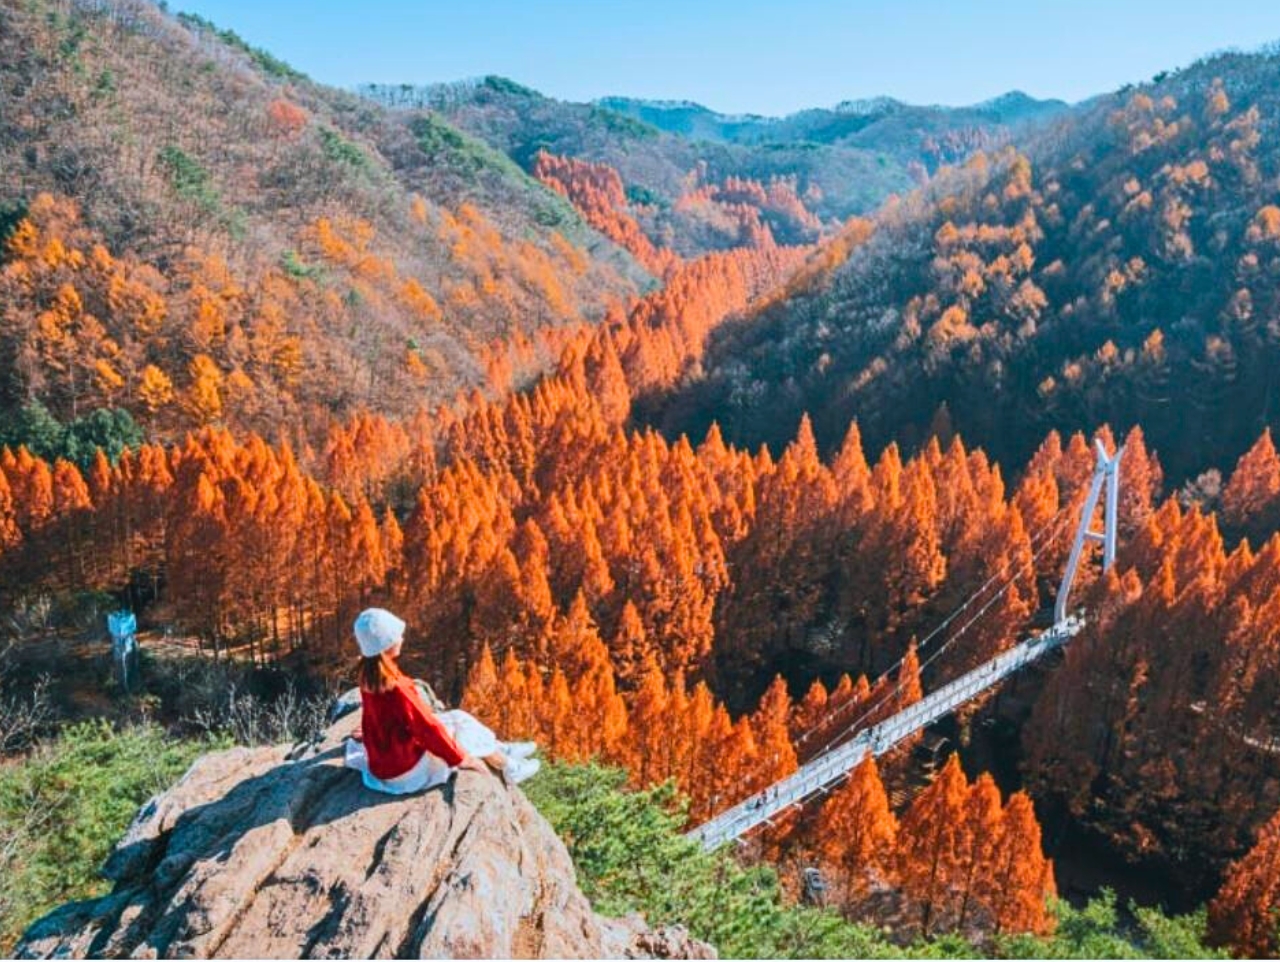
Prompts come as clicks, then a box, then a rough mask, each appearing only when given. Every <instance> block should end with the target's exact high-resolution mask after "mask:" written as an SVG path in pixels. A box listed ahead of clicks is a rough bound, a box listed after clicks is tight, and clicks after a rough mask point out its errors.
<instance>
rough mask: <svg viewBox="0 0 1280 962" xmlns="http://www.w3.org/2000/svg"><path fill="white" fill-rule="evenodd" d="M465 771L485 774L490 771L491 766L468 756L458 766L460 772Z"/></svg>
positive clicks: (472, 756)
mask: <svg viewBox="0 0 1280 962" xmlns="http://www.w3.org/2000/svg"><path fill="white" fill-rule="evenodd" d="M464 769H465V770H466V771H469V772H480V773H482V774H483V773H485V772H488V771H489V766H488V765H486V764H485V763H484V762H482V761H481V760H480V759H478V758H476V756H474V755H468V756H467V757H466V758H464V759H463V760H462V763H461V764H459V765H458V770H459V771H462V770H464Z"/></svg>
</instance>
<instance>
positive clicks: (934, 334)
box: [656, 53, 1280, 483]
mask: <svg viewBox="0 0 1280 962" xmlns="http://www.w3.org/2000/svg"><path fill="white" fill-rule="evenodd" d="M1278 112H1280V57H1277V56H1276V55H1275V54H1274V53H1264V54H1250V55H1245V54H1228V55H1224V56H1221V57H1217V58H1214V59H1212V60H1209V61H1206V62H1203V63H1200V64H1197V65H1195V66H1194V67H1192V68H1189V69H1187V70H1184V71H1181V72H1177V73H1175V74H1173V75H1171V76H1169V77H1167V78H1166V79H1164V80H1162V81H1161V82H1160V83H1158V84H1152V85H1148V86H1145V87H1143V88H1140V89H1135V90H1130V91H1126V92H1123V93H1119V94H1116V95H1114V96H1110V97H1106V98H1101V99H1100V100H1098V101H1097V102H1096V103H1095V104H1093V105H1092V106H1091V107H1090V108H1089V109H1088V110H1087V111H1085V112H1084V113H1083V114H1082V115H1080V116H1078V117H1074V118H1071V119H1069V120H1064V121H1061V122H1059V123H1058V124H1056V125H1055V126H1054V127H1053V128H1052V129H1051V130H1050V131H1048V132H1046V133H1043V134H1040V135H1038V136H1033V137H1032V138H1031V139H1030V140H1029V141H1028V142H1027V143H1026V144H1021V145H1019V146H1018V147H1017V148H1016V149H1015V148H1008V149H1005V150H1002V151H1000V152H997V153H996V154H994V155H987V154H982V155H978V156H976V157H975V158H973V159H972V160H971V161H969V162H966V163H965V164H964V165H962V166H960V167H958V168H956V169H953V170H950V171H946V172H944V173H943V174H942V175H940V176H939V177H938V178H937V179H936V180H935V181H934V183H932V184H930V185H929V187H928V188H927V189H926V190H924V191H921V192H920V193H918V194H915V195H912V196H911V197H909V198H906V199H904V200H903V201H901V202H900V203H897V204H893V205H891V206H890V207H888V208H887V209H886V210H884V211H883V212H881V214H880V215H879V216H878V217H877V218H876V234H875V237H874V238H873V239H872V240H871V241H870V242H869V243H867V244H866V245H863V246H862V247H860V248H858V249H857V250H856V251H855V252H853V253H852V254H851V255H850V256H848V257H840V258H838V259H835V263H834V264H833V265H832V266H831V267H829V268H824V269H822V270H821V271H815V272H813V274H812V276H811V277H810V278H809V279H808V280H807V282H806V283H805V285H804V286H803V289H796V288H795V287H792V288H790V289H788V290H787V291H786V293H785V296H780V297H778V298H776V299H773V300H772V301H771V302H770V303H769V304H768V305H767V306H766V307H764V308H762V309H760V310H758V311H755V312H753V313H752V314H750V315H749V316H747V317H744V318H743V319H742V320H741V322H740V323H736V324H734V325H733V326H732V328H731V329H725V330H724V331H723V332H722V334H721V336H719V337H717V339H716V341H715V343H714V344H713V345H712V346H711V348H710V350H709V355H708V358H707V361H706V368H707V370H706V374H705V377H703V378H701V379H699V380H696V381H693V382H691V383H690V384H688V385H686V386H685V387H684V389H683V390H682V391H680V392H677V394H676V395H675V396H674V397H671V398H667V399H662V400H660V401H659V402H658V403H657V405H656V407H657V408H658V410H659V411H660V413H659V414H657V415H656V417H657V419H658V421H659V422H660V423H662V424H663V425H665V426H667V427H670V428H671V429H672V430H673V431H674V430H683V429H689V430H692V431H693V432H694V433H697V432H699V431H701V430H704V429H705V426H706V425H707V424H708V423H710V421H712V420H718V421H720V423H721V424H722V427H724V429H725V430H726V432H727V435H728V436H729V437H730V438H733V439H736V440H741V441H744V442H747V443H752V444H754V443H758V442H760V441H768V442H769V443H771V444H777V443H780V442H782V441H783V440H784V439H786V438H787V437H789V436H790V435H791V432H792V431H793V430H794V426H795V424H796V423H797V421H798V420H799V417H800V414H801V412H802V411H808V412H809V413H810V415H811V416H812V417H813V419H814V425H815V431H816V433H817V435H818V438H819V442H820V444H821V446H822V448H823V450H825V451H832V450H834V449H835V447H836V446H837V445H838V444H839V441H840V438H841V437H842V436H843V433H844V430H845V427H846V426H847V424H848V421H849V419H850V418H851V417H855V416H856V417H857V418H858V421H859V424H860V425H861V427H862V430H863V432H864V435H865V436H866V438H867V439H868V441H869V442H870V443H871V444H872V446H873V447H874V446H880V445H883V444H885V443H887V442H888V441H889V440H891V439H897V440H899V441H902V442H905V443H907V444H909V445H916V444H919V443H920V441H921V440H922V439H923V438H925V437H927V435H928V433H929V432H930V431H931V430H934V429H940V430H944V431H945V430H947V429H948V428H947V427H946V426H947V425H948V424H949V425H950V426H952V427H954V428H955V429H957V430H959V431H960V432H961V433H963V434H964V436H965V437H966V438H969V439H972V440H973V441H974V442H975V443H979V444H981V445H983V446H984V447H986V448H987V449H988V450H989V451H990V452H991V453H992V454H993V456H996V457H998V458H999V459H1000V460H1001V461H1002V462H1005V463H1008V464H1011V465H1020V464H1022V463H1023V462H1024V461H1025V459H1026V458H1027V457H1028V456H1029V454H1030V453H1031V452H1032V450H1033V449H1034V447H1035V446H1036V445H1037V444H1038V443H1039V442H1040V439H1041V438H1042V437H1043V436H1044V434H1045V432H1046V431H1047V430H1049V429H1050V428H1058V429H1066V430H1076V429H1089V428H1091V427H1093V426H1096V425H1097V424H1100V423H1104V422H1107V423H1110V424H1112V425H1113V426H1116V427H1120V426H1128V425H1134V424H1140V425H1141V426H1142V428H1143V430H1144V432H1145V433H1146V435H1147V437H1148V439H1149V440H1150V441H1151V442H1152V444H1153V445H1154V446H1155V447H1156V448H1158V449H1159V450H1160V452H1161V456H1162V459H1163V461H1164V463H1165V466H1166V468H1167V469H1168V470H1169V472H1170V475H1171V477H1172V478H1174V479H1176V480H1177V481H1178V483H1181V482H1182V481H1183V480H1185V479H1186V478H1187V477H1188V476H1190V475H1193V474H1194V473H1198V472H1199V471H1202V470H1204V469H1206V468H1209V467H1217V468H1220V469H1226V468H1229V467H1230V465H1231V463H1232V462H1233V461H1234V459H1235V458H1237V457H1238V456H1239V455H1240V454H1241V453H1243V452H1244V450H1245V449H1246V448H1248V447H1249V445H1250V444H1251V443H1252V442H1253V441H1254V440H1255V439H1256V438H1257V436H1258V434H1259V433H1260V432H1261V431H1262V429H1263V428H1264V427H1265V426H1267V425H1269V424H1272V425H1274V424H1275V423H1276V420H1277V412H1276V409H1275V406H1274V402H1273V400H1272V397H1273V394H1274V386H1273V379H1274V370H1275V368H1276V356H1275V351H1276V346H1277V343H1280V342H1277V339H1276V334H1277V332H1276V331H1275V330H1274V329H1273V328H1274V325H1272V324H1271V322H1272V320H1273V319H1274V317H1275V316H1276V311H1277V305H1276V276H1277V271H1280V261H1278V260H1277V259H1276V254H1277V246H1276V245H1277V241H1278V240H1280V209H1278V208H1277V207H1276V206H1275V202H1276V198H1277V194H1276V176H1277V170H1278V168H1277V159H1276V158H1277V149H1276V147H1277V145H1276V140H1275V137H1276V133H1275V131H1276V117H1277V113H1278ZM944 409H945V410H944Z"/></svg>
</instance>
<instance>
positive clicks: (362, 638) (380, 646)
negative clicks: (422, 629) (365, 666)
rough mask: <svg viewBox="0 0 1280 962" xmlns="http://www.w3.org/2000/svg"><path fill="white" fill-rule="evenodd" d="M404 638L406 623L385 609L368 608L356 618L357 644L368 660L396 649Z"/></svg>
mask: <svg viewBox="0 0 1280 962" xmlns="http://www.w3.org/2000/svg"><path fill="white" fill-rule="evenodd" d="M402 638H404V622H403V621H401V620H400V619H399V618H397V617H396V616H395V615H393V614H392V613H391V612H389V611H387V610H386V609H385V608H366V609H365V610H364V611H362V612H360V616H359V617H358V618H356V642H357V644H359V645H360V654H362V655H364V656H365V657H366V658H372V657H374V656H375V655H380V654H382V653H383V652H384V651H386V650H387V649H388V648H394V647H395V646H396V645H398V644H400V641H401V639H402Z"/></svg>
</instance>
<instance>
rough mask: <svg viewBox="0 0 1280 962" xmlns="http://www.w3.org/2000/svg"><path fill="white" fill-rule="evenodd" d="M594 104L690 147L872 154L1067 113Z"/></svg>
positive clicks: (1001, 104) (1019, 101)
mask: <svg viewBox="0 0 1280 962" xmlns="http://www.w3.org/2000/svg"><path fill="white" fill-rule="evenodd" d="M596 104H597V105H599V106H601V107H604V108H606V109H608V110H613V111H616V112H617V113H620V114H626V115H627V116H629V117H634V118H636V119H637V120H642V121H644V122H645V123H647V124H652V125H653V126H654V127H657V128H658V129H660V130H665V131H667V132H668V133H672V134H678V135H680V136H682V137H689V138H691V139H694V140H710V141H715V142H718V143H731V144H768V143H794V142H796V141H808V142H811V143H818V144H846V145H850V146H859V147H865V148H867V149H872V150H874V149H884V148H885V147H886V146H894V147H897V146H899V142H900V140H901V138H902V135H903V133H905V132H910V131H916V132H920V133H924V134H929V135H933V136H937V135H938V134H939V133H941V132H943V131H947V130H953V129H958V128H966V127H980V128H993V127H1003V126H1011V125H1015V124H1020V123H1024V122H1026V121H1031V120H1043V119H1046V118H1049V117H1052V116H1054V115H1056V114H1060V113H1062V112H1063V111H1065V110H1067V109H1068V105H1067V104H1066V103H1064V102H1063V101H1061V100H1036V99H1035V98H1034V97H1030V96H1028V95H1027V94H1025V93H1023V92H1022V91H1020V90H1014V91H1010V92H1009V93H1007V94H1003V95H1001V96H999V97H996V98H993V99H991V100H986V101H983V102H982V103H979V104H973V105H972V106H967V107H941V106H916V105H913V104H906V103H903V102H902V101H900V100H895V99H893V98H892V97H873V98H870V99H863V100H845V101H842V102H841V103H838V104H836V106H834V107H831V108H816V109H811V110H802V111H799V112H797V113H794V114H788V115H787V116H785V117H763V116H760V115H758V114H722V113H718V112H717V111H714V110H711V109H709V108H707V107H704V106H702V105H701V104H698V103H693V102H692V101H687V100H643V99H638V98H633V97H602V98H601V99H600V100H597V101H596ZM886 134H887V135H888V136H886Z"/></svg>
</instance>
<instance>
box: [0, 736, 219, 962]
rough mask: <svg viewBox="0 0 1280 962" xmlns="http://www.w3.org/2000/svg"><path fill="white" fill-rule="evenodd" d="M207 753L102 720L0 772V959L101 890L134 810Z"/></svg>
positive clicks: (201, 748)
mask: <svg viewBox="0 0 1280 962" xmlns="http://www.w3.org/2000/svg"><path fill="white" fill-rule="evenodd" d="M210 747H212V746H211V745H210V744H209V743H201V742H195V741H175V740H171V739H169V738H167V737H166V736H165V734H164V732H163V731H162V730H161V729H160V728H158V727H156V726H153V725H142V726H137V727H133V728H127V729H124V730H122V731H116V730H113V729H112V728H111V727H110V726H109V725H108V724H106V723H105V722H101V721H99V722H89V723H85V724H81V725H76V726H73V727H71V728H67V729H65V730H64V731H63V732H62V734H61V735H60V736H59V737H58V738H57V739H56V740H55V741H52V742H49V743H47V744H45V745H43V746H41V747H40V748H38V749H37V750H36V751H35V752H34V753H33V754H32V755H31V756H29V757H28V758H26V759H25V760H23V761H21V762H18V763H15V764H11V765H6V766H4V767H3V768H0V955H2V954H4V952H5V951H6V950H7V949H10V948H12V946H13V944H14V942H15V941H16V940H17V938H18V937H19V936H20V935H21V934H22V931H23V930H24V929H25V928H26V927H27V926H28V925H30V924H31V922H32V921H34V920H35V919H37V918H39V917H40V916H41V915H43V914H45V913H46V912H48V911H50V910H51V909H54V908H56V907H57V906H59V905H61V904H62V903H63V902H66V901H69V900H71V899H83V898H91V897H93V896H96V895H101V894H103V893H104V892H105V891H107V889H108V885H107V883H106V882H105V881H103V880H102V879H100V878H99V877H98V869H99V867H100V866H101V865H102V863H103V861H104V860H105V859H106V857H107V855H108V853H110V851H111V848H112V846H114V845H115V843H116V841H117V839H119V837H120V835H121V834H122V833H123V832H124V830H125V828H126V827H127V826H128V825H129V822H130V821H131V820H132V819H133V816H134V814H135V813H136V812H137V810H138V807H139V806H140V805H142V803H143V802H145V801H146V800H147V799H148V798H150V797H151V796H152V795H155V794H156V793H157V792H160V791H163V790H164V789H165V788H167V787H168V786H169V785H171V784H172V783H173V782H174V781H175V780H176V779H177V778H178V776H180V775H181V774H182V773H183V772H184V771H185V770H186V769H187V768H188V767H189V766H190V764H191V762H192V761H193V760H194V759H195V758H196V756H197V755H199V754H200V753H201V752H203V751H207V750H208V749H209V748H210Z"/></svg>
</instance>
